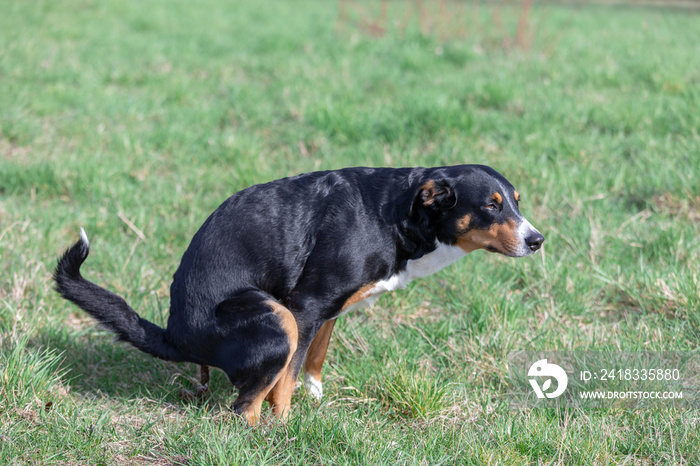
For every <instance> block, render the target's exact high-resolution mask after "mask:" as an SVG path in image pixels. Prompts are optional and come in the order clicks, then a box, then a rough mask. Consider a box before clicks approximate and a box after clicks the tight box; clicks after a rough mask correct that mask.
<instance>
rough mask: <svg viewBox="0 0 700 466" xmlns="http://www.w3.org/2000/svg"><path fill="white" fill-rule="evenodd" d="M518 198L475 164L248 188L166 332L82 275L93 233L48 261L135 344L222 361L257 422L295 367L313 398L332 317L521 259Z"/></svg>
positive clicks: (73, 292) (286, 398)
mask: <svg viewBox="0 0 700 466" xmlns="http://www.w3.org/2000/svg"><path fill="white" fill-rule="evenodd" d="M519 201H520V194H518V192H517V191H516V190H515V189H514V188H513V185H511V184H510V183H509V182H508V180H506V179H505V178H504V177H503V176H502V175H500V174H499V173H498V172H497V171H495V170H494V169H492V168H490V167H487V166H484V165H459V166H448V167H437V168H345V169H341V170H332V171H323V172H312V173H306V174H302V175H298V176H295V177H291V178H284V179H280V180H276V181H272V182H269V183H266V184H260V185H255V186H251V187H248V188H246V189H244V190H242V191H239V192H238V193H236V194H234V195H233V196H231V197H230V198H228V199H227V200H226V201H225V202H224V203H223V204H221V206H219V207H218V208H217V209H216V210H215V211H214V212H213V213H212V214H211V215H210V216H209V218H208V219H207V220H206V221H205V222H204V224H203V225H202V227H201V228H200V229H199V231H198V232H197V233H196V234H195V235H194V237H193V238H192V242H191V243H190V245H189V247H188V248H187V250H186V251H185V253H184V255H183V257H182V260H181V262H180V266H179V267H178V269H177V271H176V272H175V275H174V278H173V282H172V285H171V287H170V315H169V318H168V323H167V328H166V329H163V328H160V327H158V326H157V325H155V324H153V323H151V322H149V321H147V320H145V319H143V318H141V317H139V315H138V314H137V313H136V312H135V311H134V310H133V309H132V308H131V307H129V305H128V304H127V303H126V302H125V301H124V300H123V299H122V298H121V297H119V296H117V295H115V294H113V293H111V292H110V291H107V290H106V289H104V288H102V287H100V286H98V285H95V284H94V283H91V282H89V281H87V280H86V279H84V278H83V277H82V275H81V273H80V267H81V265H82V264H83V262H84V261H85V259H86V258H87V256H88V252H89V248H90V246H89V242H88V238H87V235H86V234H85V231H84V230H82V229H81V235H80V240H79V241H78V242H77V243H75V244H74V245H73V246H72V247H71V248H69V249H68V250H67V251H66V252H65V253H64V255H63V256H62V258H61V259H59V261H58V265H57V267H56V270H55V273H54V280H55V286H56V290H57V291H58V292H59V293H60V294H61V295H62V296H63V297H64V298H65V299H68V300H70V301H72V302H73V303H75V304H77V305H78V306H79V307H81V308H82V309H84V310H85V311H87V313H88V314H90V315H91V316H93V317H94V318H95V319H97V320H98V321H99V322H100V323H101V324H102V325H103V326H104V327H106V328H107V329H109V330H111V331H113V332H114V333H116V335H117V338H118V339H119V340H122V341H126V342H128V343H130V344H131V345H133V346H135V347H136V348H138V349H139V350H141V351H144V352H146V353H148V354H150V355H152V356H155V357H157V358H161V359H165V360H169V361H188V362H193V363H196V364H199V365H200V366H201V368H202V378H203V381H202V382H203V384H204V383H205V381H206V380H208V366H212V367H216V368H219V369H221V370H223V371H224V372H225V373H226V375H227V376H228V378H229V380H230V381H231V383H232V384H233V385H234V386H236V387H237V388H238V397H237V398H236V400H235V401H234V403H233V406H232V409H233V410H234V412H236V413H237V414H239V415H241V416H242V417H243V418H244V419H245V420H246V421H247V422H248V423H249V424H251V425H253V424H256V423H257V422H259V416H260V412H261V408H262V404H263V401H265V400H266V401H268V402H269V403H270V404H271V405H272V411H273V413H274V415H275V416H277V417H278V418H281V419H286V418H287V416H288V414H289V411H290V407H291V397H292V392H293V391H294V388H295V386H296V381H297V378H298V376H299V374H300V372H301V369H302V367H303V368H304V379H305V384H306V386H307V387H308V388H309V389H310V391H311V393H312V394H313V395H315V396H316V397H317V398H320V397H321V396H322V391H323V386H322V383H321V367H322V365H323V362H324V359H325V357H326V351H327V349H328V343H329V340H330V337H331V333H332V331H333V325H334V323H335V319H337V318H338V316H340V315H342V314H344V313H346V312H350V311H352V310H354V309H358V308H360V307H362V306H365V305H367V304H370V303H371V302H373V301H374V300H375V299H376V298H377V297H378V296H379V295H380V294H382V293H384V292H387V291H393V290H397V289H400V288H404V287H405V286H406V284H407V283H408V282H409V281H411V280H413V279H416V278H419V277H424V276H427V275H430V274H432V273H435V272H437V271H438V270H440V269H442V268H443V267H445V266H447V265H449V264H451V263H453V262H455V261H456V260H458V259H460V258H461V257H463V256H464V255H466V254H468V253H470V252H472V251H475V250H477V249H485V250H486V251H489V252H496V253H500V254H504V255H506V256H512V257H522V256H527V255H529V254H532V253H534V252H536V251H537V250H538V249H540V247H541V246H542V243H543V241H544V237H543V236H542V234H540V232H539V231H537V230H536V229H535V228H534V227H533V226H532V225H531V224H530V222H528V221H527V220H526V219H525V218H524V217H523V216H522V215H521V214H520V211H519Z"/></svg>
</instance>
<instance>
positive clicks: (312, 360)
mask: <svg viewBox="0 0 700 466" xmlns="http://www.w3.org/2000/svg"><path fill="white" fill-rule="evenodd" d="M334 325H335V319H333V320H328V321H326V322H325V323H324V324H323V325H322V326H321V328H320V329H319V330H318V333H316V336H315V337H314V339H313V341H312V342H311V346H309V350H308V351H307V352H306V361H304V386H306V388H307V390H309V393H310V394H311V396H313V397H314V398H316V399H318V400H320V399H321V397H322V396H323V384H322V383H321V368H322V367H323V361H324V360H325V359H326V352H327V351H328V343H329V342H330V339H331V333H333V326H334Z"/></svg>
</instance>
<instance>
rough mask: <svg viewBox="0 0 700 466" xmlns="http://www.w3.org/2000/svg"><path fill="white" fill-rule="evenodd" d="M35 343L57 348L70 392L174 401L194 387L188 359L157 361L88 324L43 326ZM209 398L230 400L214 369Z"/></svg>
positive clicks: (224, 382) (228, 390) (224, 380)
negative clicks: (72, 328)
mask: <svg viewBox="0 0 700 466" xmlns="http://www.w3.org/2000/svg"><path fill="white" fill-rule="evenodd" d="M34 345H35V346H40V347H44V348H49V349H53V350H55V351H57V352H58V353H59V355H60V356H59V357H60V359H61V365H60V367H61V369H64V370H66V374H67V375H66V378H65V382H66V383H67V384H68V385H70V389H71V391H73V392H78V393H80V394H81V395H84V396H87V397H100V396H106V397H109V398H115V399H120V400H134V399H139V398H148V399H151V400H157V401H162V402H166V403H172V404H175V405H178V406H185V405H188V404H191V403H192V402H191V401H187V400H183V399H182V398H181V397H180V390H182V389H185V390H193V389H194V387H195V386H196V385H195V384H196V383H197V370H196V366H195V364H192V363H173V362H169V361H162V360H160V359H156V358H154V357H152V356H149V355H147V354H145V353H142V352H141V351H139V350H137V349H135V348H133V347H132V346H130V345H129V344H127V343H123V342H118V341H115V339H114V336H113V335H112V334H111V333H108V332H103V331H99V330H95V329H92V328H91V329H87V330H84V331H81V332H78V333H73V334H69V333H67V332H66V331H64V330H58V329H44V330H43V331H42V333H41V334H39V335H38V336H37V337H35V339H34ZM211 376H212V380H211V382H210V383H209V386H210V387H211V388H210V392H209V398H208V400H209V401H210V402H215V403H216V404H222V405H226V404H230V402H231V398H230V397H231V395H232V390H233V387H232V385H231V383H230V382H229V381H228V379H227V378H226V376H225V375H224V374H223V373H221V372H220V371H213V372H212V374H211Z"/></svg>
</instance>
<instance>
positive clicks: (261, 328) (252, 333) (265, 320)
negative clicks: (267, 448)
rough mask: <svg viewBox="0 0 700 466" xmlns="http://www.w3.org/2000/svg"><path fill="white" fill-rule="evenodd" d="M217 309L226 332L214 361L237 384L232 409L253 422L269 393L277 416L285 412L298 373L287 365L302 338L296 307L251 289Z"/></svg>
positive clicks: (283, 414) (269, 398)
mask: <svg viewBox="0 0 700 466" xmlns="http://www.w3.org/2000/svg"><path fill="white" fill-rule="evenodd" d="M216 314H217V317H219V321H220V323H221V325H222V328H221V329H220V330H221V331H222V332H224V333H225V334H226V336H225V341H224V342H223V344H222V345H221V346H220V348H219V352H218V353H219V356H218V359H219V361H220V362H219V364H215V365H217V366H218V367H221V368H222V369H223V370H224V372H226V374H227V375H228V377H229V379H230V380H231V382H232V383H233V384H234V385H236V386H237V387H238V398H237V399H236V401H234V403H233V410H234V411H235V412H236V413H237V414H239V415H241V416H242V417H243V418H244V419H245V420H246V421H247V422H248V424H251V425H254V424H257V422H258V419H259V416H260V411H261V409H262V403H263V401H264V400H265V399H267V400H268V401H270V403H271V404H272V407H273V411H274V413H275V414H276V415H277V416H278V417H282V418H284V417H286V415H287V413H288V412H289V405H290V402H291V392H292V390H293V388H294V379H295V377H294V375H295V371H289V370H288V369H289V366H290V362H291V360H292V357H293V356H294V354H295V353H296V350H297V341H298V334H297V324H296V320H295V319H294V316H293V315H292V313H291V312H290V311H289V310H288V309H287V308H286V307H284V306H283V305H281V304H280V303H278V302H277V301H275V300H274V299H273V298H272V297H271V296H269V295H267V294H266V293H263V292H261V291H254V290H251V291H247V292H245V293H242V294H240V295H238V296H236V297H234V298H232V299H229V300H227V301H224V302H223V303H221V304H220V305H219V306H218V307H217V310H216ZM290 380H291V382H290ZM289 386H291V389H290V388H289Z"/></svg>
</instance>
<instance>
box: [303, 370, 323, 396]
mask: <svg viewBox="0 0 700 466" xmlns="http://www.w3.org/2000/svg"><path fill="white" fill-rule="evenodd" d="M304 386H305V387H306V389H307V390H308V391H309V393H310V394H311V396H313V397H314V398H316V399H317V400H319V401H321V398H323V384H322V383H321V381H320V380H316V379H315V378H314V377H313V376H311V375H309V374H304Z"/></svg>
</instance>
